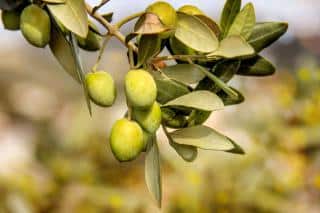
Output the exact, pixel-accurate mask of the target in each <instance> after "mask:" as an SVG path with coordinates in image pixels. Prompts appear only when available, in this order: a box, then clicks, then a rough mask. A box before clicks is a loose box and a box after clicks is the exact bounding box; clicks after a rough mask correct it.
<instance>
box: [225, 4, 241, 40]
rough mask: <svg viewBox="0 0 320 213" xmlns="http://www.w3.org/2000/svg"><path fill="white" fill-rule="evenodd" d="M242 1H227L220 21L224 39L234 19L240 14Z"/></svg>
mask: <svg viewBox="0 0 320 213" xmlns="http://www.w3.org/2000/svg"><path fill="white" fill-rule="evenodd" d="M240 8H241V0H227V1H226V3H225V5H224V8H223V12H222V15H221V19H220V27H221V30H222V32H223V36H222V37H223V38H224V37H225V36H226V35H227V33H228V31H229V29H230V27H231V25H232V23H233V21H234V19H235V18H236V16H237V15H238V13H239V12H240Z"/></svg>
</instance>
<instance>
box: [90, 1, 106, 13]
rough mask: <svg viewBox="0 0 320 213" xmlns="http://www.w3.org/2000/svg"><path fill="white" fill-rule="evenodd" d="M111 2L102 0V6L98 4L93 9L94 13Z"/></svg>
mask: <svg viewBox="0 0 320 213" xmlns="http://www.w3.org/2000/svg"><path fill="white" fill-rule="evenodd" d="M109 1H110V0H102V1H101V2H100V4H98V5H97V6H95V7H94V8H93V9H92V13H95V12H96V11H97V10H99V9H100V8H101V7H103V5H105V4H106V3H108V2H109Z"/></svg>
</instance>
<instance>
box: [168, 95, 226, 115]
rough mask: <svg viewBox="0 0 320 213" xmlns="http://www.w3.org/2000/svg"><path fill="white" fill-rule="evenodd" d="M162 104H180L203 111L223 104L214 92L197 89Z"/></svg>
mask: <svg viewBox="0 0 320 213" xmlns="http://www.w3.org/2000/svg"><path fill="white" fill-rule="evenodd" d="M163 106H164V107H165V106H180V107H187V108H192V109H200V110H204V111H216V110H220V109H222V108H223V106H224V105H223V102H222V101H221V99H220V98H219V97H218V96H217V95H216V94H214V93H212V92H209V91H205V90H199V91H195V92H191V93H188V94H186V95H183V96H180V97H178V98H176V99H174V100H172V101H169V102H168V103H166V104H164V105H163Z"/></svg>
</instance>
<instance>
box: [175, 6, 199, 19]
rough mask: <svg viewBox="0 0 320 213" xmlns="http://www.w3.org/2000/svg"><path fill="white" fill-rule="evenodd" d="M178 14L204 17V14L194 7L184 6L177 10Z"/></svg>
mask: <svg viewBox="0 0 320 213" xmlns="http://www.w3.org/2000/svg"><path fill="white" fill-rule="evenodd" d="M178 11H179V12H182V13H186V14H189V15H193V16H195V15H204V13H203V12H202V11H201V10H200V9H199V8H198V7H196V6H193V5H184V6H182V7H180V8H179V9H178Z"/></svg>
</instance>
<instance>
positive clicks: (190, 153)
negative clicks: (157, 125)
mask: <svg viewBox="0 0 320 213" xmlns="http://www.w3.org/2000/svg"><path fill="white" fill-rule="evenodd" d="M163 129H164V132H165V135H166V136H167V138H168V141H169V144H170V146H171V147H172V148H174V150H176V152H177V153H178V155H180V157H181V158H182V159H183V160H185V161H187V162H192V161H194V160H195V159H196V158H197V156H198V149H197V147H194V146H188V145H183V144H178V143H175V142H174V141H173V139H172V137H171V136H170V134H169V133H168V131H167V129H166V127H165V126H163Z"/></svg>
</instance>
